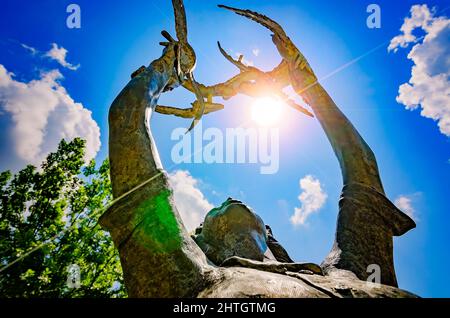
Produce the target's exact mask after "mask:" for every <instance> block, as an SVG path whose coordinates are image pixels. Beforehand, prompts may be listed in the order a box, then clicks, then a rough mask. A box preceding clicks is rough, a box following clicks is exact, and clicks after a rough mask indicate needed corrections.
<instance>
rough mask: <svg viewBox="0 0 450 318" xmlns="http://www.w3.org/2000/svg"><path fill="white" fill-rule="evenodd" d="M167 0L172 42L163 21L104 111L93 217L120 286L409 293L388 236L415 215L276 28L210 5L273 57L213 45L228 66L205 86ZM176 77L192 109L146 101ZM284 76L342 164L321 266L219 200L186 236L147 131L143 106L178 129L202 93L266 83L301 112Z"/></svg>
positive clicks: (183, 292)
mask: <svg viewBox="0 0 450 318" xmlns="http://www.w3.org/2000/svg"><path fill="white" fill-rule="evenodd" d="M172 3H173V7H174V11H175V22H176V31H177V38H178V41H176V40H174V39H173V38H172V37H171V36H170V35H169V34H168V33H167V32H165V31H163V33H162V34H163V36H164V37H165V38H166V39H167V40H168V42H163V43H162V44H163V45H164V46H165V48H164V50H163V55H162V56H161V57H160V58H159V59H157V60H155V61H153V62H152V63H150V65H149V66H148V67H141V68H140V69H139V70H138V71H136V72H134V73H133V74H132V79H131V80H130V82H129V83H128V84H127V85H126V87H125V88H124V89H123V90H122V91H121V93H120V94H119V95H118V96H117V98H116V99H115V100H114V102H113V103H112V105H111V108H110V112H109V129H110V135H109V157H110V164H111V181H112V186H113V195H114V198H115V200H114V204H113V205H112V206H111V207H110V208H109V209H108V210H107V212H106V213H105V214H104V215H103V216H102V217H101V219H100V223H101V224H102V226H103V227H104V228H105V229H107V230H108V231H109V232H110V233H111V235H112V238H113V240H114V243H115V245H116V247H117V248H118V250H119V253H120V258H121V263H122V268H123V271H124V279H125V284H126V287H127V290H128V293H129V296H131V297H256V296H258V297H379V296H380V297H413V296H414V295H412V294H410V293H408V292H406V291H403V290H400V289H398V288H396V287H397V280H396V276H395V271H394V264H393V243H392V236H397V235H402V234H404V233H405V232H407V231H408V230H410V229H412V228H413V227H414V226H415V223H414V222H413V221H412V220H411V219H410V218H409V217H408V216H407V215H405V214H404V213H402V212H401V211H399V210H398V209H397V208H396V207H395V206H394V205H393V204H392V203H391V202H390V201H389V199H387V198H386V197H385V194H384V190H383V186H382V183H381V180H380V177H379V173H378V168H377V163H376V160H375V156H374V154H373V152H372V151H371V149H370V148H369V146H368V145H367V144H366V143H365V141H364V140H363V138H362V137H361V136H360V135H359V133H358V132H357V131H356V129H355V128H354V127H353V125H352V124H351V123H350V121H349V120H348V119H347V118H346V117H345V115H344V114H343V113H342V112H341V111H340V110H339V108H338V107H337V106H336V105H335V103H334V102H333V100H332V99H331V97H330V96H329V95H328V94H327V92H326V91H325V90H324V89H323V87H322V86H321V85H320V84H319V83H318V81H317V78H316V76H315V75H314V72H313V71H312V69H311V67H310V66H309V64H308V63H307V61H306V59H305V57H304V56H303V55H302V54H301V53H300V51H299V50H298V49H297V47H296V46H295V45H294V44H293V43H292V42H291V40H290V39H289V37H288V36H287V35H286V34H285V32H284V31H283V29H282V28H281V26H280V25H278V24H277V23H276V22H275V21H273V20H271V19H269V18H268V17H266V16H263V15H261V14H258V13H256V12H252V11H249V10H240V9H235V8H230V7H226V6H220V7H222V8H225V9H228V10H231V11H233V12H235V13H237V14H239V15H242V16H245V17H247V18H250V19H252V20H254V21H256V22H258V23H260V24H262V25H263V26H265V27H266V28H268V29H269V30H271V31H272V32H273V35H272V40H273V42H274V44H275V45H276V47H277V49H278V51H279V52H280V55H281V57H282V62H281V63H280V64H279V65H278V66H277V67H276V68H275V69H273V70H272V71H270V72H262V71H260V70H258V69H257V68H255V67H249V66H246V65H244V64H243V63H242V61H241V58H239V59H238V60H233V59H232V58H231V57H230V56H229V55H228V54H227V53H226V52H225V51H224V50H223V49H222V48H221V47H220V44H219V49H220V51H221V52H222V54H223V55H224V56H225V57H226V58H227V59H228V60H229V61H230V62H232V63H233V64H235V65H236V66H237V67H238V68H239V69H240V73H239V74H238V75H237V76H235V77H233V78H232V79H230V80H228V81H226V82H224V83H220V84H217V85H213V86H205V85H201V84H199V83H197V82H196V81H195V80H194V78H193V76H192V71H193V68H194V65H195V54H194V51H193V49H192V48H191V47H190V45H189V44H188V42H187V27H186V17H185V13H184V7H183V3H182V1H176V0H173V1H172ZM179 85H183V86H184V87H185V88H187V89H188V90H191V91H192V92H194V93H195V95H196V98H197V101H196V102H194V103H193V104H192V106H193V107H192V108H190V109H179V108H176V107H169V106H161V105H157V100H158V98H159V95H160V94H161V93H163V92H166V91H169V90H172V89H173V88H175V87H177V86H179ZM287 85H292V86H293V87H294V89H295V91H296V92H297V93H298V94H299V95H300V96H301V97H302V98H303V99H304V100H305V101H306V102H307V103H308V105H309V106H310V107H311V108H312V110H313V112H314V115H315V116H316V117H317V118H318V120H319V121H320V123H321V125H322V127H323V128H324V130H325V133H326V134H327V136H328V139H329V140H330V143H331V145H332V147H333V150H334V152H335V153H336V156H337V158H338V160H339V163H340V166H341V170H342V176H343V184H344V187H343V190H342V195H341V200H340V202H339V216H338V222H337V230H336V240H335V243H334V245H333V248H332V250H331V252H330V253H329V254H328V256H327V257H326V258H325V260H324V262H323V263H322V264H321V266H319V265H316V264H312V263H294V262H293V261H292V260H291V258H290V257H289V255H288V253H287V252H286V251H285V250H284V248H283V247H282V246H281V245H280V244H279V243H278V242H277V241H276V240H275V239H274V237H273V234H272V232H271V230H270V228H268V227H266V226H265V224H264V222H263V220H262V219H261V218H260V217H259V216H258V215H257V214H256V213H254V212H253V211H252V210H251V209H250V208H249V207H247V206H246V205H245V204H243V203H242V202H240V201H237V200H233V199H231V198H229V199H227V200H226V201H225V202H224V203H223V204H222V205H221V206H220V207H217V208H215V209H213V210H211V211H210V212H209V213H208V214H207V216H206V217H205V221H204V223H203V225H202V227H200V228H199V229H197V231H196V235H194V236H192V237H191V236H190V235H189V234H188V233H187V231H186V230H185V228H184V226H183V222H182V220H181V218H180V216H179V213H178V212H177V209H176V202H174V200H173V197H172V190H171V188H170V186H169V184H168V181H167V175H166V173H165V172H164V170H163V168H162V164H161V162H160V159H159V155H158V152H157V149H156V146H155V143H154V141H153V137H152V134H151V130H150V117H151V114H152V112H153V111H157V112H160V113H164V114H173V115H176V116H181V117H185V118H194V121H193V123H192V125H191V127H190V128H189V130H190V129H192V128H193V127H194V126H195V123H196V122H197V121H198V120H199V119H200V118H201V116H202V115H203V114H204V113H205V114H206V113H209V112H212V111H217V110H220V109H222V108H223V105H220V104H217V103H213V101H212V97H213V96H222V97H224V98H230V97H232V96H234V95H236V94H238V93H243V94H248V95H251V96H256V95H259V94H261V92H262V91H265V92H269V93H270V94H273V95H276V96H279V97H281V98H282V99H284V100H285V101H287V103H288V104H289V105H290V106H292V107H294V108H296V109H298V110H299V111H300V112H302V113H304V114H306V115H310V116H311V115H312V114H311V113H310V112H309V111H308V110H306V109H304V108H303V107H301V106H299V105H296V104H295V102H293V101H291V100H289V99H288V98H287V97H286V96H284V94H283V93H282V92H281V89H282V88H283V87H285V86H287ZM261 87H268V88H270V89H267V90H266V89H261ZM204 98H206V100H205V99H204ZM238 220H239V221H238ZM371 264H377V265H378V266H380V268H381V283H382V285H380V284H374V283H368V282H366V281H365V280H366V278H367V276H368V273H367V268H368V266H369V265H371Z"/></svg>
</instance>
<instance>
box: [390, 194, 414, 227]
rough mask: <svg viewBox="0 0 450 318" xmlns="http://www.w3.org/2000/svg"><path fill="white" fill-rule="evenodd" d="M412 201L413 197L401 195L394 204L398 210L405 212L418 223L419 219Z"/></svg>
mask: <svg viewBox="0 0 450 318" xmlns="http://www.w3.org/2000/svg"><path fill="white" fill-rule="evenodd" d="M412 201H413V196H407V195H400V196H398V197H397V198H396V199H395V201H394V204H395V206H396V207H397V208H399V209H400V210H402V211H403V212H405V213H406V214H407V215H408V216H409V217H410V218H411V219H413V220H414V221H417V220H418V218H417V216H416V210H415V208H414V207H413V204H412Z"/></svg>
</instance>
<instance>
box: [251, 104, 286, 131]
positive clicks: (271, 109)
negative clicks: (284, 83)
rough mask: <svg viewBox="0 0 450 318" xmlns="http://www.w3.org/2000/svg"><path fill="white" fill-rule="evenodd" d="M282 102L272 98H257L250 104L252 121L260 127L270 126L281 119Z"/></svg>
mask: <svg viewBox="0 0 450 318" xmlns="http://www.w3.org/2000/svg"><path fill="white" fill-rule="evenodd" d="M282 107H283V102H282V101H281V100H280V99H276V98H272V97H262V98H257V99H255V101H254V102H253V104H252V109H251V111H252V120H253V121H255V122H256V123H257V124H259V125H261V126H272V125H274V124H276V123H278V122H279V120H280V118H281V112H282Z"/></svg>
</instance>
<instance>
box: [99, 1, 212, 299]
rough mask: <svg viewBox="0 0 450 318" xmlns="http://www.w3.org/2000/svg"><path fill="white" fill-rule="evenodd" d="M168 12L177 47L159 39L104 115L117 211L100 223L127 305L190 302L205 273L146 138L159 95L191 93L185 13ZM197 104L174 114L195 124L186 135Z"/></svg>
mask: <svg viewBox="0 0 450 318" xmlns="http://www.w3.org/2000/svg"><path fill="white" fill-rule="evenodd" d="M173 5H174V10H175V18H176V31H177V37H178V41H176V40H174V39H173V38H172V37H171V36H170V35H169V33H167V32H166V31H163V32H162V34H163V36H164V37H165V38H166V39H167V41H168V42H162V43H161V44H162V45H163V46H165V48H164V51H163V54H162V56H161V57H160V58H159V59H157V60H155V61H153V62H152V63H150V65H149V66H148V67H141V68H140V69H139V70H138V71H136V72H134V73H133V75H132V79H131V80H130V82H129V83H128V84H127V85H126V86H125V88H124V89H123V90H122V91H121V92H120V94H119V95H118V96H117V97H116V99H115V100H114V102H113V103H112V105H111V107H110V110H109V160H110V165H111V182H112V188H113V196H114V204H113V205H112V206H111V207H110V208H109V209H108V211H107V212H106V213H105V214H104V215H103V216H102V218H101V219H100V223H101V224H102V226H103V227H104V228H106V229H108V230H109V231H110V233H111V235H112V237H113V240H114V243H115V245H116V247H117V248H118V249H119V253H120V259H121V262H122V268H123V271H124V279H125V284H126V286H127V290H128V293H129V295H130V296H132V297H183V296H184V297H188V296H193V295H195V294H196V293H198V291H199V289H200V287H201V286H200V285H201V284H202V283H203V274H204V271H205V269H206V266H207V265H206V257H205V256H204V254H203V252H202V251H201V250H200V249H199V248H198V247H197V245H196V244H195V242H194V241H193V240H192V239H191V238H190V236H189V235H188V233H187V232H186V230H185V228H184V226H183V223H182V220H181V218H180V215H179V214H178V212H177V210H176V207H175V204H174V202H173V198H172V191H171V189H170V186H169V184H168V180H167V176H166V174H165V172H164V170H163V167H162V165H161V162H160V159H159V155H158V151H157V149H156V146H155V143H154V140H153V137H152V134H151V130H150V117H151V114H152V112H153V111H155V109H156V107H157V101H158V98H159V96H160V94H161V93H163V92H164V91H168V90H171V89H173V88H175V87H177V86H179V85H180V84H181V83H182V82H183V81H184V80H186V81H188V82H189V83H190V84H191V85H193V87H195V86H196V83H195V81H194V79H193V75H192V71H193V68H194V66H195V54H194V51H193V49H192V48H191V47H190V45H189V44H188V43H187V35H186V18H185V13H184V8H183V5H182V2H181V1H173ZM197 97H198V101H197V103H196V105H200V107H198V110H199V112H197V113H195V111H194V110H192V109H191V110H185V111H184V113H183V111H182V110H179V111H181V112H182V113H183V114H184V115H186V113H187V114H188V115H186V116H183V117H194V122H193V124H192V125H191V127H193V125H194V124H195V121H196V120H198V119H199V118H200V117H201V115H202V113H203V111H204V104H203V97H202V96H201V95H200V94H197ZM201 105H203V106H201ZM163 110H165V109H164V108H163ZM170 110H173V109H172V108H169V111H170ZM166 111H167V110H166ZM175 114H179V113H175Z"/></svg>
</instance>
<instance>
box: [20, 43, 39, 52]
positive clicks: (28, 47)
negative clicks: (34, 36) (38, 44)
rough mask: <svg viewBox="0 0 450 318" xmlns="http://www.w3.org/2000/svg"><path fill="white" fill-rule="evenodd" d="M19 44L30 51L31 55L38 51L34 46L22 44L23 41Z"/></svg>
mask: <svg viewBox="0 0 450 318" xmlns="http://www.w3.org/2000/svg"><path fill="white" fill-rule="evenodd" d="M20 45H21V46H22V47H23V48H24V49H26V50H28V51H30V53H31V54H32V55H36V53H37V52H38V51H37V50H36V49H35V48H34V47H32V46H29V45H26V44H23V43H21V44H20Z"/></svg>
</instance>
